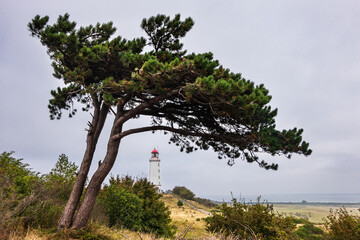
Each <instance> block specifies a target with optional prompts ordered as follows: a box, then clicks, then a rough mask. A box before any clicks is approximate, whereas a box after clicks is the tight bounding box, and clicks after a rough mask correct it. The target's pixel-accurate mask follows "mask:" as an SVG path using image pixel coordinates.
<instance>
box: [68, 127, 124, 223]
mask: <svg viewBox="0 0 360 240" xmlns="http://www.w3.org/2000/svg"><path fill="white" fill-rule="evenodd" d="M115 134H116V132H115V131H114V132H112V134H111V136H110V140H109V143H108V148H107V153H106V156H105V159H104V161H103V162H102V163H101V164H100V166H99V168H98V169H97V170H96V172H95V173H94V175H93V177H92V178H91V180H90V182H89V185H88V187H87V189H86V193H85V196H84V199H83V201H82V203H81V206H80V208H79V211H78V212H77V214H76V216H75V219H74V222H73V224H72V227H71V228H73V229H80V228H83V227H85V226H86V224H87V222H88V220H89V218H90V214H91V211H92V209H93V207H94V205H95V201H96V196H97V195H98V193H99V191H100V189H101V184H102V183H103V181H104V180H105V178H106V176H107V175H108V174H109V172H110V170H111V168H112V167H113V165H114V163H115V160H116V156H117V154H118V150H119V144H120V141H121V139H115V140H113V139H112V138H111V137H112V136H113V135H115Z"/></svg>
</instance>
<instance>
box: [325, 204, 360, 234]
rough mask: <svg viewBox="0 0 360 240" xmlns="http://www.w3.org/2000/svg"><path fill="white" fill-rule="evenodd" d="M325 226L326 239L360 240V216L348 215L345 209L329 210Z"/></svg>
mask: <svg viewBox="0 0 360 240" xmlns="http://www.w3.org/2000/svg"><path fill="white" fill-rule="evenodd" d="M359 212H360V209H359ZM325 226H326V228H327V230H328V234H327V236H326V239H331V240H340V239H346V240H358V239H360V216H359V215H355V214H351V213H349V212H348V211H347V210H346V208H345V207H343V208H340V209H338V210H335V211H333V210H331V211H330V215H329V216H327V220H326V222H325Z"/></svg>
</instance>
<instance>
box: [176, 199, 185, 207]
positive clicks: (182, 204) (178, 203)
mask: <svg viewBox="0 0 360 240" xmlns="http://www.w3.org/2000/svg"><path fill="white" fill-rule="evenodd" d="M177 205H178V207H179V208H180V207H182V206H184V203H183V202H182V201H181V200H179V201H178V202H177Z"/></svg>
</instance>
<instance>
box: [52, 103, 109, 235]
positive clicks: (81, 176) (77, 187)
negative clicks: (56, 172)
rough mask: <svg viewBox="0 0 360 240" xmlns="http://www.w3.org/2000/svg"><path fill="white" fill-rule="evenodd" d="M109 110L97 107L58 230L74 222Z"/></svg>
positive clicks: (104, 106) (104, 107)
mask: <svg viewBox="0 0 360 240" xmlns="http://www.w3.org/2000/svg"><path fill="white" fill-rule="evenodd" d="M108 110H109V108H108V107H107V106H106V105H103V107H102V108H101V110H100V111H99V107H95V110H94V116H93V120H92V122H91V125H90V129H89V131H88V134H87V139H86V150H85V154H84V157H83V161H82V163H81V166H80V169H79V172H78V175H77V178H76V180H75V184H74V187H73V189H72V191H71V194H70V197H69V200H68V201H67V203H66V206H65V208H64V211H63V213H62V215H61V217H60V219H59V221H58V224H57V229H59V230H60V229H64V228H69V227H70V226H71V224H72V220H73V217H74V214H75V211H76V209H77V207H78V205H79V202H80V198H81V194H82V192H83V190H84V186H85V182H86V178H87V175H88V173H89V169H90V166H91V162H92V159H93V156H94V152H95V149H96V144H97V141H98V139H99V136H100V133H101V131H102V128H103V126H104V123H105V120H106V117H107V113H108Z"/></svg>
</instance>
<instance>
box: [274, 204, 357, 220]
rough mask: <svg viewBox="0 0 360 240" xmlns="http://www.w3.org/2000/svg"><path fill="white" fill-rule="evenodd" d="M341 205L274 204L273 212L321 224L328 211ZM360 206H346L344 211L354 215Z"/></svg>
mask: <svg viewBox="0 0 360 240" xmlns="http://www.w3.org/2000/svg"><path fill="white" fill-rule="evenodd" d="M340 207H341V205H328V204H324V205H320V204H314V205H311V204H304V205H303V204H274V210H275V211H277V212H279V213H283V214H286V215H287V216H296V217H305V216H306V217H307V218H308V219H309V221H310V222H313V223H323V222H324V219H325V218H326V217H327V216H328V215H329V214H330V209H333V210H335V209H339V208H340ZM359 208H360V205H348V206H346V210H348V211H349V212H350V211H352V213H354V214H356V213H358V212H359V211H358V210H357V209H359Z"/></svg>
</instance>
